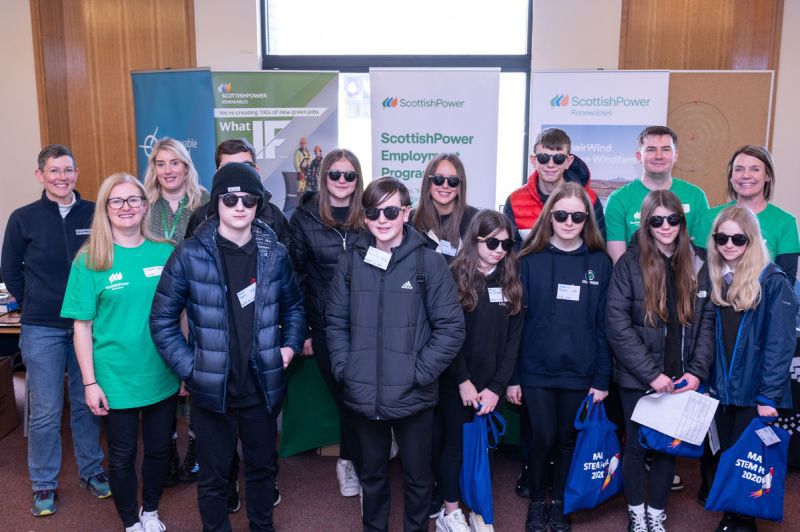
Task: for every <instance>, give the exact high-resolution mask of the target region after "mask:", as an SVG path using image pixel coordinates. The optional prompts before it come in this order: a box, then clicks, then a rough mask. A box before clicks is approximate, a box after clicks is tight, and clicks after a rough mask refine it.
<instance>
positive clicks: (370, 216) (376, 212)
mask: <svg viewBox="0 0 800 532" xmlns="http://www.w3.org/2000/svg"><path fill="white" fill-rule="evenodd" d="M402 210H403V207H383V208H381V209H379V208H378V207H367V208H366V209H364V216H366V217H367V220H372V221H373V222H374V221H375V220H377V219H378V218H380V217H381V212H383V215H384V216H385V217H386V219H387V220H394V219H395V218H397V217H398V216H400V211H402Z"/></svg>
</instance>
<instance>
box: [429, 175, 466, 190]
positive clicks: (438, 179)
mask: <svg viewBox="0 0 800 532" xmlns="http://www.w3.org/2000/svg"><path fill="white" fill-rule="evenodd" d="M431 181H433V184H434V185H436V186H437V187H440V186H442V185H444V182H445V181H447V184H448V185H449V186H450V188H458V187H459V186H461V178H460V177H457V176H451V177H447V176H443V175H432V176H431Z"/></svg>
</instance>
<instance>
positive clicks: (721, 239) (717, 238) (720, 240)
mask: <svg viewBox="0 0 800 532" xmlns="http://www.w3.org/2000/svg"><path fill="white" fill-rule="evenodd" d="M713 237H714V242H716V243H717V245H718V246H724V245H725V244H727V243H728V239H730V240H731V242H733V245H734V246H736V247H737V248H740V247H742V246H746V245H747V243H748V242H749V241H750V239H749V238H747V235H744V234H742V233H736V234H735V235H726V234H725V233H714V235H713Z"/></svg>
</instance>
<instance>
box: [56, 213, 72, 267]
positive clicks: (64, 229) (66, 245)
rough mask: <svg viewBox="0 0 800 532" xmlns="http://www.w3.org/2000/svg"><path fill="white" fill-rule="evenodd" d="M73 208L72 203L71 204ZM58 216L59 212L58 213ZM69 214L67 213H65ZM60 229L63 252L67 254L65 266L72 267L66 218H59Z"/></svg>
mask: <svg viewBox="0 0 800 532" xmlns="http://www.w3.org/2000/svg"><path fill="white" fill-rule="evenodd" d="M73 208H74V205H73ZM59 216H61V214H60V213H59ZM67 216H69V213H67ZM61 230H62V232H63V233H64V253H65V254H66V255H67V268H71V267H72V257H70V256H69V235H68V234H67V218H66V217H64V218H61Z"/></svg>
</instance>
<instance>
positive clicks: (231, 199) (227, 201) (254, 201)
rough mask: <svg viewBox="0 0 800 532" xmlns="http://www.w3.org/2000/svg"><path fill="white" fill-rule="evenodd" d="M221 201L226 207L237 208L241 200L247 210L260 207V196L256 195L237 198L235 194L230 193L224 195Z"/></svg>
mask: <svg viewBox="0 0 800 532" xmlns="http://www.w3.org/2000/svg"><path fill="white" fill-rule="evenodd" d="M220 199H222V204H223V205H225V206H226V207H236V204H237V203H239V200H240V199H241V200H242V205H244V208H245V209H252V208H253V207H255V206H256V205H258V196H256V195H254V194H245V195H244V196H237V195H236V194H235V193H234V192H228V193H227V194H222V195H221V196H220Z"/></svg>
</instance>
